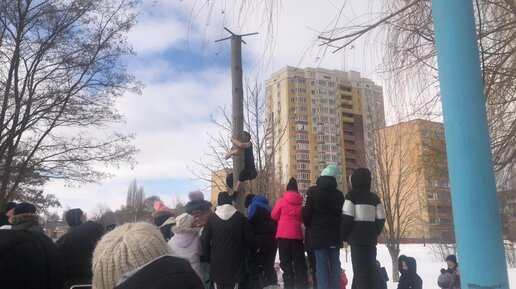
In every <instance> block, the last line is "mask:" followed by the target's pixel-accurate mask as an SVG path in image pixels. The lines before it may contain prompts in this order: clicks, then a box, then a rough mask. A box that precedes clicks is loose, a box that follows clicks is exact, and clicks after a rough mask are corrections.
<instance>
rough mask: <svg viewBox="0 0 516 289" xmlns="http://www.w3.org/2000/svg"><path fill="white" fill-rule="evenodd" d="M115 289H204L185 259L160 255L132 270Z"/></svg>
mask: <svg viewBox="0 0 516 289" xmlns="http://www.w3.org/2000/svg"><path fill="white" fill-rule="evenodd" d="M131 273H132V274H130V276H128V275H124V276H122V278H124V277H127V279H126V280H125V281H123V282H122V283H121V284H119V285H118V286H116V287H115V289H169V288H177V289H204V284H203V282H202V281H201V279H200V278H199V276H197V274H196V273H195V271H194V270H193V269H192V267H191V266H190V263H188V261H187V260H185V259H181V258H178V257H173V256H169V255H166V256H162V257H159V258H157V259H155V260H153V261H152V262H150V263H148V264H146V265H145V266H143V267H141V268H139V269H138V270H137V271H136V272H135V271H132V272H131Z"/></svg>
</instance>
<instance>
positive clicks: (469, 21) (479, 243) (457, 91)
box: [432, 0, 509, 289]
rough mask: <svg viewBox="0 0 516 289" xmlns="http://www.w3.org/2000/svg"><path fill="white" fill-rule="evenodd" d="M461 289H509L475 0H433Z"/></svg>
mask: <svg viewBox="0 0 516 289" xmlns="http://www.w3.org/2000/svg"><path fill="white" fill-rule="evenodd" d="M432 14H433V18H434V25H435V38H436V46H437V61H438V65H439V82H440V89H441V96H442V106H443V114H444V128H445V134H446V150H447V158H448V168H449V174H450V183H451V191H452V205H453V216H454V223H455V236H456V239H457V248H458V255H459V256H458V257H459V261H460V262H459V268H460V275H461V285H462V288H479V289H480V288H486V289H487V288H500V289H504V288H509V281H508V276H507V265H506V263H505V262H506V261H505V253H504V247H503V240H502V228H501V222H500V215H499V212H500V211H499V205H498V198H497V193H496V183H495V177H494V170H493V161H492V155H491V147H490V143H489V133H488V126H487V115H486V108H485V98H484V87H483V84H482V75H481V71H480V61H479V56H478V47H477V41H476V40H477V39H476V33H475V20H474V17H473V4H472V1H471V0H432Z"/></svg>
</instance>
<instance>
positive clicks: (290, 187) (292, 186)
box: [287, 177, 298, 192]
mask: <svg viewBox="0 0 516 289" xmlns="http://www.w3.org/2000/svg"><path fill="white" fill-rule="evenodd" d="M287 191H291V192H297V191H298V189H297V181H296V179H295V178H294V177H291V178H290V180H288V184H287Z"/></svg>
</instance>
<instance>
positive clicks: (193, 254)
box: [168, 227, 202, 278]
mask: <svg viewBox="0 0 516 289" xmlns="http://www.w3.org/2000/svg"><path fill="white" fill-rule="evenodd" d="M172 232H173V233H174V236H173V237H172V238H171V239H170V240H169V241H168V245H169V246H170V248H172V252H174V255H175V256H178V257H181V258H184V259H186V260H188V262H190V265H192V268H193V269H194V271H195V273H197V275H199V278H202V268H201V263H200V262H201V261H200V260H199V256H200V255H201V253H202V250H201V241H200V237H199V230H198V229H180V228H178V227H172Z"/></svg>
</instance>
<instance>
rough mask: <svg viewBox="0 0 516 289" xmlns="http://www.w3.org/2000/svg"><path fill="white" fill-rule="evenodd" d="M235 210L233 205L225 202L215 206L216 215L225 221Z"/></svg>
mask: <svg viewBox="0 0 516 289" xmlns="http://www.w3.org/2000/svg"><path fill="white" fill-rule="evenodd" d="M236 211H237V210H236V208H235V207H234V206H233V205H230V204H226V205H222V206H217V209H216V210H215V214H217V216H219V218H221V219H222V220H224V221H227V220H229V218H231V217H232V216H233V215H234V214H235V213H236Z"/></svg>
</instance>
